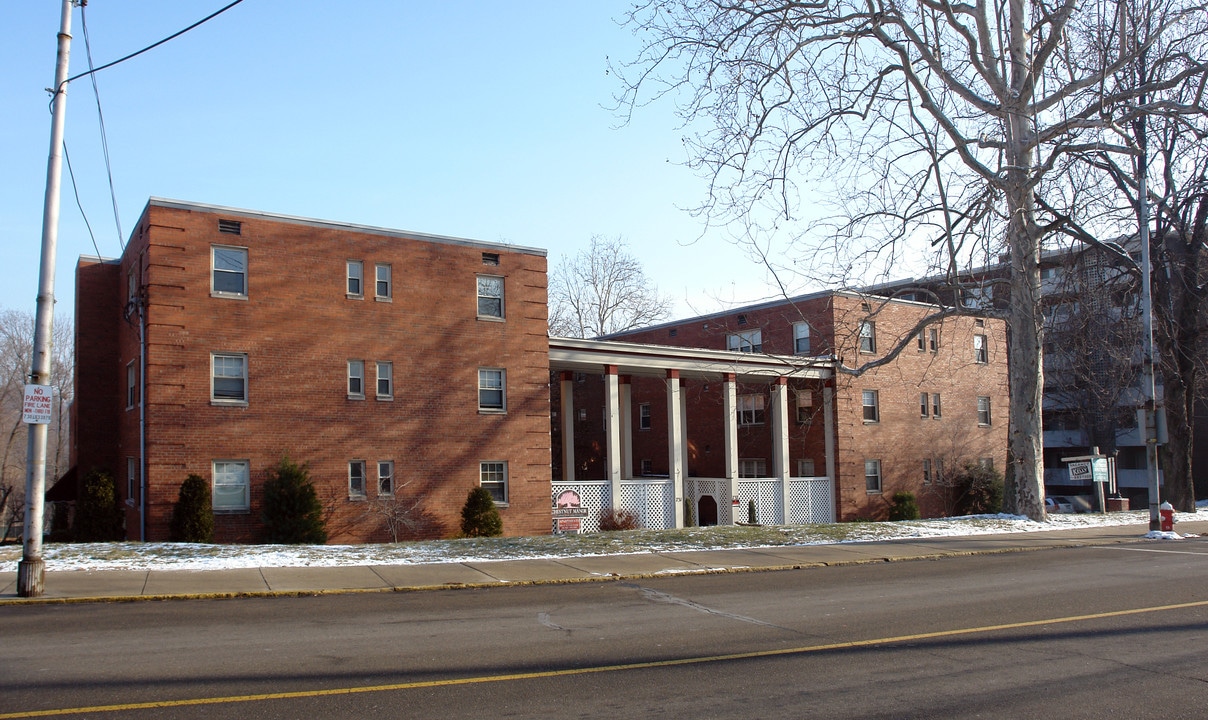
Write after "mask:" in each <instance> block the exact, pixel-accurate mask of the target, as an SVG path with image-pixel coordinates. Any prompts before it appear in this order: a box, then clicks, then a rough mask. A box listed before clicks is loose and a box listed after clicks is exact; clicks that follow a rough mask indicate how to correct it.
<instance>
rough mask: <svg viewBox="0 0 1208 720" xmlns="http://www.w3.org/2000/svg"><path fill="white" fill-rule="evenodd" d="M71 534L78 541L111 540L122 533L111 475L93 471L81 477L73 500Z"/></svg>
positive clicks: (119, 513)
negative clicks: (80, 485)
mask: <svg viewBox="0 0 1208 720" xmlns="http://www.w3.org/2000/svg"><path fill="white" fill-rule="evenodd" d="M72 535H73V536H74V537H75V539H76V541H78V542H110V541H112V540H117V539H118V538H120V537H121V536H122V507H121V504H120V503H119V502H118V501H117V487H116V486H115V485H114V482H113V476H112V475H110V474H109V473H107V472H105V471H104V470H93V471H92V472H90V473H88V475H87V476H85V478H84V486H83V487H82V488H80V497H79V499H78V500H77V502H76V513H75V527H74V528H73V529H72Z"/></svg>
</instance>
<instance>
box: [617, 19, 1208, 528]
mask: <svg viewBox="0 0 1208 720" xmlns="http://www.w3.org/2000/svg"><path fill="white" fill-rule="evenodd" d="M1139 18H1143V19H1144V22H1143V23H1141V22H1138V19H1139ZM630 22H631V23H632V24H633V26H634V27H635V29H636V30H638V31H640V32H641V33H642V34H643V37H646V38H649V41H648V44H647V45H646V46H645V48H644V50H643V51H642V52H641V53H640V55H639V57H638V58H637V59H636V60H635V61H634V62H633V63H632V64H630V65H628V66H626V67H622V68H620V69H619V72H618V74H619V75H620V76H621V77H622V80H623V81H624V82H625V83H626V86H625V87H626V89H625V92H624V94H623V97H622V101H623V102H624V103H625V105H626V106H627V107H629V108H633V107H635V106H638V105H641V104H643V103H645V102H647V101H648V100H649V99H650V98H652V97H659V96H662V95H671V96H673V97H674V98H675V99H677V100H678V101H679V102H680V103H681V104H680V109H681V112H682V114H683V116H684V118H685V120H686V124H687V125H688V126H689V128H692V129H694V130H696V134H695V136H694V137H693V138H690V139H689V140H688V141H687V142H688V147H689V150H690V152H691V154H692V162H693V163H694V164H695V166H696V167H698V168H700V169H702V170H704V171H705V173H706V175H707V176H708V177H709V179H710V182H711V184H710V194H709V197H708V199H707V201H706V203H705V204H704V205H703V206H702V208H701V210H702V212H705V213H708V214H709V215H710V216H711V217H713V218H717V219H720V220H725V221H741V222H742V224H743V227H744V228H746V232H747V233H748V234H750V235H757V236H760V237H766V236H768V235H770V234H774V233H776V232H783V231H784V230H785V229H789V228H791V222H792V220H793V215H794V213H795V212H797V211H798V210H800V209H801V208H800V202H799V196H800V191H801V188H800V185H799V184H798V183H799V181H800V180H803V179H813V180H825V181H827V182H829V183H831V184H833V187H834V189H835V194H836V196H837V197H838V199H839V200H841V201H842V203H843V205H842V220H841V222H840V224H839V226H838V228H837V230H838V231H837V232H835V233H832V234H831V235H830V236H829V237H827V238H825V240H826V241H827V243H828V244H824V245H823V246H822V247H824V248H826V249H827V250H828V251H829V250H838V249H841V248H842V247H844V246H851V245H853V244H857V245H858V244H863V243H867V246H866V247H867V252H868V253H869V256H870V257H880V258H881V259H882V260H883V261H884V263H885V265H886V266H887V267H890V268H892V267H893V266H894V264H895V263H896V262H898V261H899V260H900V259H902V258H903V257H907V256H908V254H909V253H912V252H918V246H919V242H920V241H923V240H926V241H929V242H930V245H931V247H932V248H933V249H934V250H935V251H936V264H937V266H938V267H941V268H943V269H944V270H945V271H946V272H948V273H950V274H951V276H952V277H954V278H955V277H956V274H957V272H958V270H959V269H960V267H962V266H967V265H971V264H973V263H975V262H976V261H977V260H979V259H984V258H987V257H994V256H995V255H997V253H998V252H999V251H1000V249H1005V251H1006V254H1007V256H1008V258H1009V260H1008V262H1009V267H1010V275H1009V287H1010V293H1009V301H1008V306H1007V308H1006V312H1005V316H1006V320H1007V326H1008V333H1009V339H1010V342H1009V365H1010V387H1011V400H1010V411H1009V416H1010V417H1009V420H1010V426H1011V427H1010V434H1009V438H1010V439H1009V452H1010V457H1011V462H1012V467H1011V468H1010V469H1009V471H1008V472H1007V481H1006V482H1007V485H1006V493H1005V495H1006V497H1005V502H1004V509H1005V510H1006V511H1007V512H1015V513H1022V514H1026V515H1028V516H1029V517H1032V518H1035V519H1042V518H1043V517H1044V514H1045V513H1044V489H1043V476H1042V464H1041V463H1042V453H1041V412H1040V410H1041V406H1042V392H1043V373H1042V371H1041V347H1042V332H1043V331H1042V312H1041V304H1040V303H1041V295H1040V276H1039V260H1040V252H1041V245H1042V241H1043V240H1044V239H1045V238H1047V237H1049V236H1051V235H1052V234H1053V233H1054V232H1055V231H1056V230H1058V229H1059V228H1060V227H1061V226H1062V225H1063V224H1065V223H1066V222H1067V220H1068V218H1069V217H1070V216H1071V215H1072V214H1073V212H1072V211H1071V210H1070V208H1068V207H1064V206H1062V205H1061V203H1060V202H1058V200H1059V199H1062V198H1064V197H1066V196H1063V195H1060V194H1055V195H1054V197H1052V198H1048V197H1047V191H1048V186H1049V184H1050V183H1054V182H1056V180H1057V179H1059V178H1061V177H1064V175H1065V174H1068V173H1074V172H1076V169H1077V167H1081V166H1077V165H1076V164H1075V163H1074V162H1073V160H1072V158H1075V157H1078V156H1079V154H1081V153H1086V152H1090V151H1099V152H1106V153H1125V154H1127V153H1130V152H1132V148H1131V147H1129V145H1128V144H1127V143H1124V142H1122V141H1121V139H1120V138H1119V136H1118V133H1117V129H1118V128H1119V127H1121V126H1122V125H1127V124H1129V123H1131V122H1132V121H1133V120H1134V119H1136V118H1138V117H1143V116H1145V115H1147V114H1157V113H1167V114H1179V113H1189V114H1194V113H1197V112H1200V109H1201V108H1199V107H1197V106H1196V104H1194V103H1193V104H1192V105H1191V106H1190V107H1182V108H1180V107H1176V106H1172V105H1169V104H1166V103H1162V102H1157V101H1151V99H1150V98H1152V97H1154V93H1155V92H1156V91H1157V90H1158V89H1159V88H1158V85H1161V86H1162V87H1174V86H1181V85H1191V86H1194V85H1196V83H1199V82H1202V80H1203V78H1204V76H1205V74H1206V72H1208V65H1205V62H1204V56H1203V55H1202V54H1198V52H1199V51H1198V50H1197V47H1198V46H1197V44H1196V40H1197V38H1198V36H1200V35H1202V34H1203V33H1204V32H1205V30H1208V11H1206V8H1205V5H1204V4H1203V2H1202V1H1201V0H1162V1H1161V2H1159V0H1142V2H1134V1H1131V0H1091V1H1090V2H1087V1H1086V0H1082V1H1081V2H1079V1H1077V0H1058V1H1057V2H1056V3H1046V2H1041V1H1040V0H1004V1H1003V2H997V3H988V2H982V1H980V0H979V2H975V3H965V2H956V1H954V0H924V1H922V2H918V3H905V4H902V3H897V2H893V1H892V0H819V1H818V2H807V3H802V2H790V1H787V0H756V1H754V2H737V1H736V0H651V1H650V2H645V3H643V4H641V5H639V6H638V7H637V8H636V9H635V10H634V11H633V12H632V13H631V14H630ZM1158 47H1161V48H1163V49H1166V50H1168V51H1172V52H1175V53H1176V54H1179V55H1180V57H1181V58H1182V59H1181V60H1180V63H1179V65H1180V67H1179V68H1178V69H1177V70H1175V71H1173V72H1172V73H1171V74H1170V75H1169V76H1167V77H1164V78H1163V79H1162V80H1160V81H1151V80H1150V79H1144V78H1143V79H1142V80H1141V82H1137V83H1133V82H1127V83H1125V82H1120V81H1119V79H1120V76H1122V75H1125V74H1127V73H1128V71H1129V68H1130V67H1131V65H1130V64H1131V63H1132V62H1133V61H1134V60H1135V59H1136V58H1138V57H1139V56H1141V55H1142V54H1144V53H1146V52H1148V51H1150V50H1151V49H1152V48H1158ZM1152 61H1154V62H1156V61H1157V59H1156V58H1154V59H1152ZM701 128H703V129H701ZM1038 198H1039V199H1040V200H1043V202H1041V201H1038ZM768 207H774V208H775V209H776V210H777V214H776V216H775V217H774V218H772V217H771V216H770V215H769V214H768V213H767V212H766V210H767V208H768ZM761 217H763V218H768V219H767V220H766V221H765V222H762V224H761V221H760V218H761ZM752 228H754V230H752ZM760 233H762V235H760ZM802 237H808V238H815V239H816V237H817V236H814V235H802ZM853 237H857V238H861V239H860V240H853ZM818 250H819V246H818V245H817V244H816V243H815V244H812V245H811V246H810V249H809V250H802V251H800V253H799V254H804V253H805V252H809V253H810V255H815V254H817V252H818ZM832 254H833V255H837V254H838V253H837V252H835V253H832ZM807 257H808V256H807Z"/></svg>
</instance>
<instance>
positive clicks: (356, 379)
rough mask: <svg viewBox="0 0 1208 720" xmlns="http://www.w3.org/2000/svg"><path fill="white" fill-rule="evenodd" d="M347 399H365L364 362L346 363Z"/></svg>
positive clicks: (350, 361) (353, 361)
mask: <svg viewBox="0 0 1208 720" xmlns="http://www.w3.org/2000/svg"><path fill="white" fill-rule="evenodd" d="M348 397H350V398H354V399H359V398H364V397H365V361H364V360H349V361H348Z"/></svg>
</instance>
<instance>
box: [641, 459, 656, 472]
mask: <svg viewBox="0 0 1208 720" xmlns="http://www.w3.org/2000/svg"><path fill="white" fill-rule="evenodd" d="M641 468H642V474H643V475H653V474H654V461H653V460H648V459H646V458H642V463H641Z"/></svg>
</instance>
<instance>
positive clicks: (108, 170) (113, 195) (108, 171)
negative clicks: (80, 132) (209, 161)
mask: <svg viewBox="0 0 1208 720" xmlns="http://www.w3.org/2000/svg"><path fill="white" fill-rule="evenodd" d="M86 7H88V4H87V3H84V4H82V5H80V27H82V28H83V29H84V53H85V55H87V56H88V69H89V71H90V72H89V74H88V78H89V79H90V80H91V81H92V95H93V97H95V98H96V116H97V120H98V121H99V122H100V126H101V154H102V155H104V156H105V175H106V176H107V177H108V179H109V202H110V203H111V204H112V205H113V222H114V224H115V225H117V244H118V246H119V247H121V249H122V252H125V251H126V241H125V240H124V238H125V237H126V236H125V234H124V233H122V219H121V217H120V215H119V214H118V210H117V190H116V189H115V188H114V186H113V166H112V165H111V164H110V162H109V136H108V135H107V134H106V133H105V113H104V112H102V111H101V90H100V88H99V87H98V86H97V83H96V71H95V69H94V68H93V65H92V43H91V42H89V38H88V18H87V15H86V14H85V12H84V9H85V8H86ZM63 151H64V153H66V151H67V147H66V144H64V148H63ZM67 169H68V171H70V170H71V163H68V164H67ZM72 187H73V188H74V187H75V178H74V177H72ZM76 204H77V205H78V204H79V197H78V195H77V197H76ZM80 212H81V213H83V209H82V208H81V211H80ZM84 222H85V223H87V222H88V220H87V218H85V220H84ZM91 231H92V229H91V228H89V232H91ZM92 244H93V246H95V245H96V238H93V241H92ZM97 255H98V256H99V255H100V252H99V251H98V252H97Z"/></svg>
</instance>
